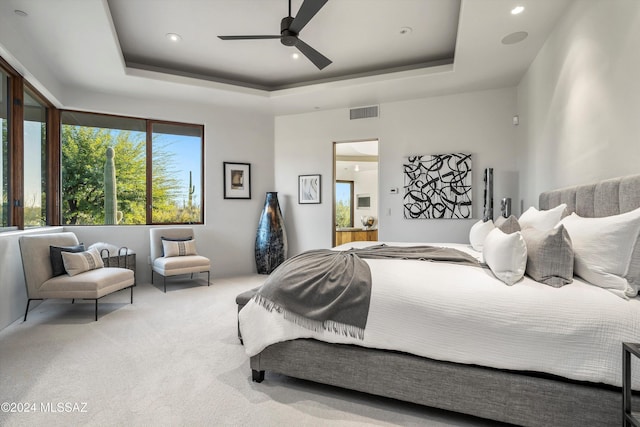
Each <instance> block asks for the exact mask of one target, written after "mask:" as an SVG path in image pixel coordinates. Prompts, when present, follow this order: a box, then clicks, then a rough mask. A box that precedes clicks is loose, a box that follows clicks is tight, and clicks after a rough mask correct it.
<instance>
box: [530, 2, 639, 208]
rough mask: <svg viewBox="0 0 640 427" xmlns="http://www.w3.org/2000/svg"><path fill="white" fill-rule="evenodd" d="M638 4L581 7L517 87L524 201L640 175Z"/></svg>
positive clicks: (565, 18)
mask: <svg viewBox="0 0 640 427" xmlns="http://www.w3.org/2000/svg"><path fill="white" fill-rule="evenodd" d="M638 52H640V2H639V1H637V0H615V1H611V0H591V1H576V2H574V3H573V4H572V5H571V7H570V8H569V9H568V10H567V13H566V14H565V15H564V16H563V17H562V18H561V19H560V20H559V22H558V24H557V26H556V28H555V29H554V31H553V32H552V34H551V35H550V37H549V39H548V40H547V42H546V44H545V45H544V47H543V48H542V49H541V51H540V52H539V54H538V56H537V57H536V59H535V60H534V61H533V63H532V64H531V66H530V68H529V70H528V71H527V73H526V75H525V77H524V78H523V79H522V81H521V83H520V85H519V86H518V111H519V113H520V123H521V125H520V127H519V129H518V133H519V140H520V147H521V151H520V156H519V157H520V159H521V166H520V169H521V177H523V179H522V180H521V195H522V197H523V199H524V203H525V205H537V201H538V200H537V197H538V194H539V193H540V192H541V191H545V190H549V189H553V188H559V187H564V186H569V185H575V184H586V183H589V182H593V181H597V180H601V179H605V178H611V177H616V176H622V175H628V174H637V173H639V172H640V142H639V141H640V119H639V118H640V78H639V77H638V76H640V55H639V54H638Z"/></svg>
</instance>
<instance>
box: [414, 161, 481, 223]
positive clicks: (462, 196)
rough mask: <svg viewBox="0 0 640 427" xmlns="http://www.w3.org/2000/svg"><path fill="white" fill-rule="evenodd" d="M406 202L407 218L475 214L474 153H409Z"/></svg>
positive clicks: (465, 216)
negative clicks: (473, 208) (472, 176)
mask: <svg viewBox="0 0 640 427" xmlns="http://www.w3.org/2000/svg"><path fill="white" fill-rule="evenodd" d="M403 202H404V217H405V218H407V219H434V218H471V215H472V206H471V154H464V153H454V154H434V155H429V156H412V157H409V161H408V162H407V163H406V164H405V165H404V201H403Z"/></svg>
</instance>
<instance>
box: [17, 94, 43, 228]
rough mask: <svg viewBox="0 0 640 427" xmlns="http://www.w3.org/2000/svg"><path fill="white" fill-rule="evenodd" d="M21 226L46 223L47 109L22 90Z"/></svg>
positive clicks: (35, 98) (38, 225)
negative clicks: (22, 215)
mask: <svg viewBox="0 0 640 427" xmlns="http://www.w3.org/2000/svg"><path fill="white" fill-rule="evenodd" d="M23 104H24V124H23V127H24V139H23V143H24V196H23V205H24V211H23V212H24V226H25V228H27V227H42V226H44V225H46V223H47V107H46V106H45V105H44V104H43V103H42V102H41V101H40V100H39V99H38V97H37V96H36V95H35V94H34V93H33V92H32V91H31V90H29V89H28V88H26V87H25V89H24V102H23Z"/></svg>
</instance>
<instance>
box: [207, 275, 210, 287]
mask: <svg viewBox="0 0 640 427" xmlns="http://www.w3.org/2000/svg"><path fill="white" fill-rule="evenodd" d="M207 286H211V272H210V271H207Z"/></svg>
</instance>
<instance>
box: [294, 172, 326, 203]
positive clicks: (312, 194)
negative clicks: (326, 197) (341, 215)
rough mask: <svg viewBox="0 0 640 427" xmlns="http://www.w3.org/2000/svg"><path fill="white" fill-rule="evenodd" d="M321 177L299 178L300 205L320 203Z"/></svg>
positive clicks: (308, 176) (300, 176)
mask: <svg viewBox="0 0 640 427" xmlns="http://www.w3.org/2000/svg"><path fill="white" fill-rule="evenodd" d="M320 184H321V183H320V175H299V176H298V203H300V204H307V203H309V204H311V203H320V191H321V187H320Z"/></svg>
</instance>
